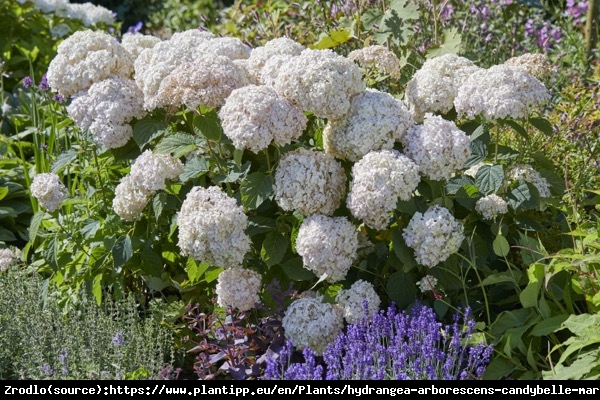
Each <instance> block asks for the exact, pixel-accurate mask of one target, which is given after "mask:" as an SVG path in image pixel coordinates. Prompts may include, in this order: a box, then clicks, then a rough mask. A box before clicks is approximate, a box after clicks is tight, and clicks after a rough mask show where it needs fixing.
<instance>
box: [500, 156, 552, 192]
mask: <svg viewBox="0 0 600 400" xmlns="http://www.w3.org/2000/svg"><path fill="white" fill-rule="evenodd" d="M506 176H507V178H508V180H510V181H512V180H518V179H520V180H523V181H525V182H529V183H531V184H532V185H533V186H535V188H536V189H537V190H538V192H539V193H540V197H542V198H549V197H552V193H551V192H550V183H548V180H547V179H546V178H544V177H543V176H542V174H540V173H539V172H538V171H536V170H535V169H534V168H533V167H532V166H531V165H530V164H516V165H513V166H512V167H511V168H510V169H509V170H508V171H507V173H506Z"/></svg>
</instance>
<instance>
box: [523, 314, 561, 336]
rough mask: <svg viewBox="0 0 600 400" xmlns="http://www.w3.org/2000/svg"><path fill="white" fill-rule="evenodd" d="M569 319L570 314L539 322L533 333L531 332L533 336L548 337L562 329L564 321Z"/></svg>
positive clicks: (532, 330)
mask: <svg viewBox="0 0 600 400" xmlns="http://www.w3.org/2000/svg"><path fill="white" fill-rule="evenodd" d="M567 318H569V315H568V314H559V315H555V316H553V317H550V318H548V319H545V320H542V322H538V323H537V324H536V325H535V326H534V327H533V329H531V332H529V334H530V335H532V336H546V335H549V334H550V333H552V332H556V331H557V330H559V329H562V327H561V325H562V323H563V322H564V321H566V320H567Z"/></svg>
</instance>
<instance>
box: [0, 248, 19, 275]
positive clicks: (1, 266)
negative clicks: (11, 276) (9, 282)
mask: <svg viewBox="0 0 600 400" xmlns="http://www.w3.org/2000/svg"><path fill="white" fill-rule="evenodd" d="M19 257H21V250H19V249H15V250H14V251H13V250H11V249H9V248H3V249H0V271H1V272H6V271H8V269H9V268H10V267H11V266H13V265H15V264H16V263H17V260H18V259H19Z"/></svg>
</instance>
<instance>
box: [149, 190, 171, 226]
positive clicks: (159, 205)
mask: <svg viewBox="0 0 600 400" xmlns="http://www.w3.org/2000/svg"><path fill="white" fill-rule="evenodd" d="M165 204H167V194H166V193H164V192H160V193H157V194H156V195H155V196H154V197H153V198H152V211H154V218H155V219H156V221H157V222H158V219H159V218H160V216H161V215H162V213H163V210H164V208H165Z"/></svg>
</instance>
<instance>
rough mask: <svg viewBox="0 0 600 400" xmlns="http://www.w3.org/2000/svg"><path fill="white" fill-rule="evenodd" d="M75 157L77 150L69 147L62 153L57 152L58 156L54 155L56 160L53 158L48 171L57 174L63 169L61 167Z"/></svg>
mask: <svg viewBox="0 0 600 400" xmlns="http://www.w3.org/2000/svg"><path fill="white" fill-rule="evenodd" d="M76 158H77V150H75V149H69V150H67V151H66V152H64V153H61V154H59V155H58V157H56V160H54V162H53V163H52V167H51V168H50V171H52V172H53V173H55V174H58V173H59V172H60V171H62V170H63V168H65V167H66V166H67V165H69V164H70V163H71V161H73V160H75V159H76Z"/></svg>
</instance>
